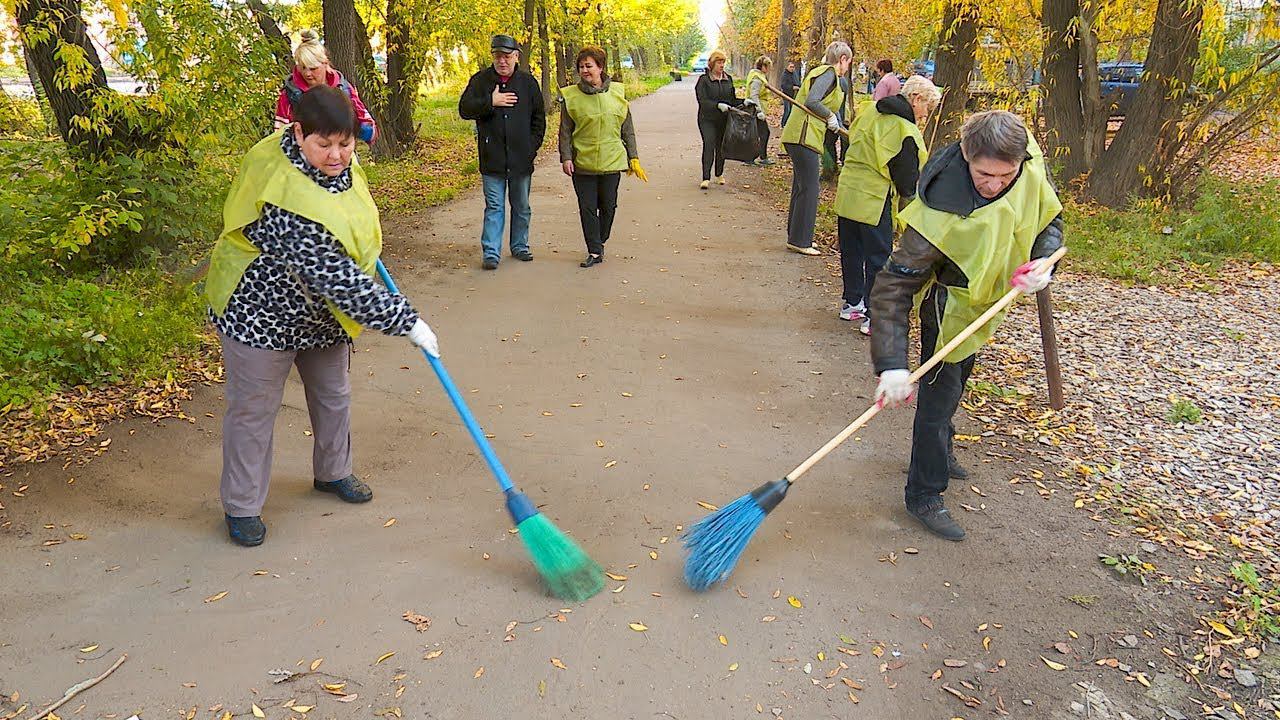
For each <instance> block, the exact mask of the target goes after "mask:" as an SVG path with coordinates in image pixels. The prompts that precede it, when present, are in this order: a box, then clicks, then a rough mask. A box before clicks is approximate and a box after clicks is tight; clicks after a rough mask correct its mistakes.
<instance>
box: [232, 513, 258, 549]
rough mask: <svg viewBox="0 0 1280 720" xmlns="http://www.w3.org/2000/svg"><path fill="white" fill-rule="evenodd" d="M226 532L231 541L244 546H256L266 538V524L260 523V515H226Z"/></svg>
mask: <svg viewBox="0 0 1280 720" xmlns="http://www.w3.org/2000/svg"><path fill="white" fill-rule="evenodd" d="M227 534H228V535H230V536H231V541H232V542H234V543H235V544H237V545H243V546H245V547H256V546H258V545H261V544H262V541H263V540H265V539H266V538H267V526H266V525H263V524H262V517H261V516H258V515H254V516H253V517H231V516H230V515H228V516H227Z"/></svg>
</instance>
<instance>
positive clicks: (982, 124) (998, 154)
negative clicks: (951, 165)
mask: <svg viewBox="0 0 1280 720" xmlns="http://www.w3.org/2000/svg"><path fill="white" fill-rule="evenodd" d="M1027 142H1028V140H1027V126H1026V124H1025V123H1024V122H1022V118H1020V117H1018V116H1017V115H1014V114H1013V113H1011V112H1009V111H1007V110H987V111H985V112H980V113H974V114H973V115H970V116H969V119H968V120H966V121H965V123H964V125H963V126H962V127H961V128H960V150H961V151H962V152H963V153H964V158H965V160H968V161H969V162H973V161H974V160H977V159H978V158H984V157H985V158H992V159H995V160H1002V161H1004V162H1010V163H1021V162H1022V161H1023V160H1025V159H1026V157H1027Z"/></svg>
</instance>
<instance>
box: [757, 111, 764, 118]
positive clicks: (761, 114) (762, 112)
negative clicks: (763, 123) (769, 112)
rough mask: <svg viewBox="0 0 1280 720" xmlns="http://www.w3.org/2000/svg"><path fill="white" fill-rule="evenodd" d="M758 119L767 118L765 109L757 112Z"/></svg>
mask: <svg viewBox="0 0 1280 720" xmlns="http://www.w3.org/2000/svg"><path fill="white" fill-rule="evenodd" d="M756 119H757V120H764V119H765V116H764V111H763V110H761V111H760V112H758V113H756Z"/></svg>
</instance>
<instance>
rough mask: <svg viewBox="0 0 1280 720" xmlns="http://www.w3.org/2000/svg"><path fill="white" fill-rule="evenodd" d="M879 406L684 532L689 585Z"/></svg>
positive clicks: (939, 356) (725, 559)
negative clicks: (780, 474)
mask: <svg viewBox="0 0 1280 720" xmlns="http://www.w3.org/2000/svg"><path fill="white" fill-rule="evenodd" d="M1066 254H1067V249H1066V248H1065V247H1063V248H1059V249H1058V251H1057V252H1055V253H1054V254H1052V255H1050V256H1049V258H1048V264H1050V265H1054V264H1056V263H1057V262H1058V261H1059V260H1061V259H1062V256H1063V255H1066ZM1021 294H1022V291H1021V290H1018V289H1016V288H1015V289H1013V290H1010V291H1009V292H1007V293H1005V295H1004V297H1002V298H1000V299H999V300H997V301H996V304H995V305H992V306H991V308H990V309H988V310H987V311H986V312H984V313H982V315H981V316H979V317H978V319H977V320H974V321H973V322H972V323H970V324H969V326H968V327H966V328H965V329H964V330H961V331H960V333H959V334H958V335H956V336H955V337H954V338H952V339H951V341H950V342H948V343H947V344H946V345H943V346H942V349H940V350H938V351H937V352H936V353H934V354H933V357H931V358H929V359H928V360H927V361H926V362H925V363H924V364H923V365H921V366H920V367H918V368H916V371H915V372H913V373H911V377H910V379H909V382H912V383H915V382H919V381H920V378H922V377H924V376H925V374H926V373H928V372H929V371H930V370H932V369H933V368H934V367H935V366H937V365H938V364H939V363H941V362H942V361H943V359H944V358H946V356H947V355H948V354H949V353H950V352H951V351H952V350H954V349H956V348H957V347H959V346H960V343H962V342H964V341H965V340H967V339H968V338H969V336H970V335H973V334H974V333H975V332H977V331H978V329H979V328H981V327H982V326H984V325H986V324H987V322H988V321H990V320H991V318H993V317H995V316H996V315H998V314H1000V312H1002V311H1003V310H1004V309H1005V308H1007V307H1008V306H1009V305H1010V304H1012V303H1013V301H1014V300H1017V299H1018V296H1019V295H1021ZM879 412H880V405H879V404H878V403H877V404H873V405H872V406H871V407H869V408H867V410H866V412H864V413H862V414H861V415H859V416H858V418H857V419H856V420H854V421H853V422H851V423H849V426H848V427H846V428H845V429H844V430H841V431H840V434H839V435H836V436H835V437H833V438H831V440H829V441H828V442H827V444H826V445H823V446H822V447H821V448H819V449H818V451H817V452H815V453H814V454H812V455H810V456H809V457H808V459H806V460H805V461H804V462H802V463H800V465H798V466H797V467H796V469H795V470H792V471H791V472H789V473H787V474H786V476H785V477H783V478H782V479H781V480H774V481H772V482H767V483H765V484H763V485H761V486H760V487H758V488H756V489H755V490H752V491H751V492H749V493H747V494H746V495H743V496H742V497H740V498H738V499H737V500H734V501H733V502H731V503H729V504H728V505H726V506H724V507H722V508H720V509H719V510H717V511H715V512H714V513H711V514H710V515H708V516H706V517H705V518H703V519H701V520H699V521H698V522H697V523H696V524H694V525H693V526H692V527H690V528H689V532H688V533H686V534H685V536H684V546H685V550H686V552H687V553H688V557H687V558H686V559H685V564H684V579H685V582H687V583H688V584H689V587H691V588H693V589H694V590H706V589H707V588H709V587H711V586H712V585H714V584H716V583H718V582H720V581H722V580H724V579H725V578H727V577H729V573H731V572H733V568H734V566H735V565H737V564H738V558H739V557H740V556H741V555H742V551H743V550H745V549H746V547H747V543H749V542H751V537H752V536H753V535H754V534H755V532H756V529H757V528H759V527H760V524H761V523H763V522H764V518H765V516H766V515H768V514H769V512H770V511H771V510H773V509H774V508H775V507H777V506H778V504H779V503H781V502H782V500H783V498H785V497H786V496H787V490H788V489H789V488H790V487H791V485H792V484H793V483H795V481H797V480H799V479H800V476H801V475H804V474H805V473H806V472H808V471H809V468H812V467H813V466H814V465H816V464H817V463H818V461H819V460H821V459H822V458H824V457H826V456H827V455H828V454H829V453H830V452H831V451H832V450H835V449H836V448H837V447H838V446H839V445H840V444H841V443H843V442H844V441H845V440H848V439H849V437H850V436H851V435H853V434H854V433H855V432H857V431H858V430H859V429H861V428H862V426H863V425H866V424H867V423H868V422H869V421H870V420H871V418H873V417H875V416H876V414H878V413H879Z"/></svg>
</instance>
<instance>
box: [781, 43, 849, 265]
mask: <svg viewBox="0 0 1280 720" xmlns="http://www.w3.org/2000/svg"><path fill="white" fill-rule="evenodd" d="M852 62H853V50H851V49H849V45H848V43H845V42H841V41H838V40H837V41H836V42H833V43H831V44H830V45H828V46H827V51H826V53H825V54H824V56H823V63H822V64H821V65H816V66H814V67H813V69H811V70H810V71H809V72H808V73H806V74H805V76H804V80H802V81H801V82H800V91H799V92H798V93H796V100H797V101H799V102H801V103H803V104H804V106H805V107H806V108H808V109H809V110H811V111H812V112H813V113H814V114H816V115H817V116H818V117H816V118H815V117H814V116H813V115H810V114H809V113H805V112H795V113H791V117H790V118H788V119H787V124H786V126H784V127H783V128H782V147H784V148H785V149H786V151H787V155H789V156H791V207H790V209H789V210H788V211H787V249H788V250H790V251H792V252H798V253H800V254H801V255H821V254H822V253H821V252H819V251H818V249H817V248H815V247H814V246H813V226H814V223H815V222H816V221H817V219H818V190H819V186H818V183H819V181H820V175H821V172H822V149H823V146H822V141H823V139H824V138H825V137H826V133H827V130H831V131H832V132H838V131H839V130H840V118H839V116H838V115H837V113H839V111H840V108H841V106H843V105H844V102H845V93H844V90H843V89H842V88H841V87H840V82H839V78H840V77H841V76H843V75H845V74H846V73H848V72H849V64H850V63H852ZM818 118H821V119H818Z"/></svg>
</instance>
